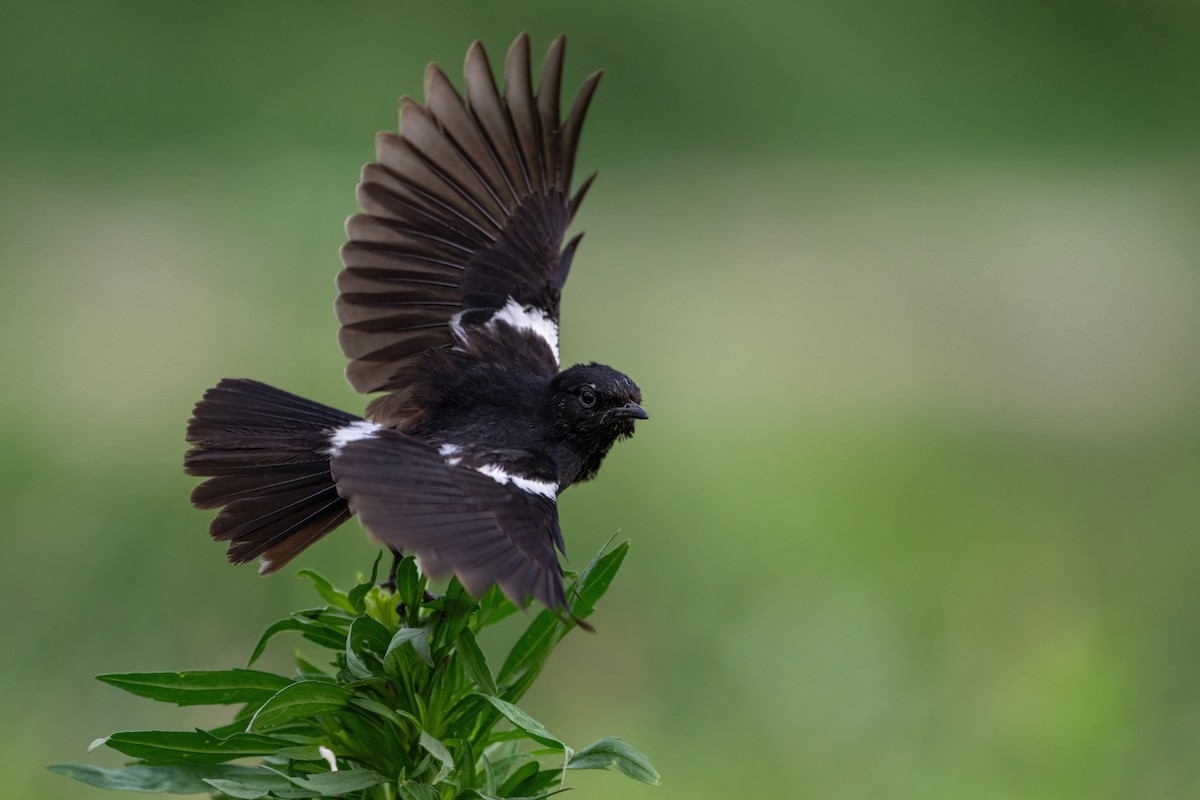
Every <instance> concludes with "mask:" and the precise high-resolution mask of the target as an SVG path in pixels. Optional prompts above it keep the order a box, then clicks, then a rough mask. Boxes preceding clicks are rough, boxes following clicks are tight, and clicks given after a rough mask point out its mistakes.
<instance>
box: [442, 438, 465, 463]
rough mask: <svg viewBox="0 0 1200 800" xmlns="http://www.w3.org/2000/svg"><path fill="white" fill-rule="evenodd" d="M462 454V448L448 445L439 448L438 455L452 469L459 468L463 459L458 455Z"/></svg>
mask: <svg viewBox="0 0 1200 800" xmlns="http://www.w3.org/2000/svg"><path fill="white" fill-rule="evenodd" d="M461 452H462V448H461V447H459V446H458V445H456V444H449V443H447V444H443V445H441V446H439V447H438V455H440V456H441V457H442V458H444V459H446V463H447V464H449V465H450V466H452V467H457V466H458V464H459V462H460V461H462V458H461V457H458V454H459V453H461Z"/></svg>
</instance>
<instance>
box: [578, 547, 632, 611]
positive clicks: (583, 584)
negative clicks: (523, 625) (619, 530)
mask: <svg viewBox="0 0 1200 800" xmlns="http://www.w3.org/2000/svg"><path fill="white" fill-rule="evenodd" d="M628 553H629V541H628V540H626V541H624V542H621V543H620V544H619V545H617V546H616V547H614V548H613V549H612V550H611V551H610V552H608V553H605V554H604V555H603V556H600V557H598V558H593V559H592V563H590V564H588V565H587V567H585V568H584V570H583V572H581V573H579V578H578V579H577V580H576V581H575V588H574V590H573V591H572V592H569V593H568V594H567V596H568V597H573V598H574V602H573V603H571V613H572V614H573V615H575V616H576V617H579V618H580V619H587V618H588V617H589V616H591V614H592V612H593V611H595V610H596V603H598V602H600V598H602V597H604V594H605V592H607V591H608V587H609V586H611V585H612V582H613V578H615V577H616V576H617V572H618V571H619V570H620V569H621V564H622V562H624V561H625V556H626V555H627V554H628ZM574 624H575V623H574V621H573V620H571V621H568V623H567V625H568V627H572V626H574ZM564 633H565V631H564Z"/></svg>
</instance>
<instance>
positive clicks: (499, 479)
mask: <svg viewBox="0 0 1200 800" xmlns="http://www.w3.org/2000/svg"><path fill="white" fill-rule="evenodd" d="M476 470H477V471H478V472H482V473H483V474H484V475H487V476H488V477H489V478H491V479H492V480H494V481H495V482H496V483H499V484H501V485H503V484H506V483H512V485H513V486H516V487H517V488H518V489H520V490H521V491H523V492H528V493H529V494H538V495H541V496H542V497H547V498H549V499H551V500H554V499H556V498H557V497H558V484H557V483H550V482H549V481H535V480H533V479H532V478H522V477H521V476H520V475H510V474H509V473H508V472H506V471H505V470H504V468H503V467H501V466H499V465H497V464H484V465H483V466H482V467H476Z"/></svg>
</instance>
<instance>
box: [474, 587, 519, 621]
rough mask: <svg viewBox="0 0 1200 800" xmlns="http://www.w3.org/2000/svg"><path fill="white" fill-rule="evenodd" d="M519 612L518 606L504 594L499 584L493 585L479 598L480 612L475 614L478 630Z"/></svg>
mask: <svg viewBox="0 0 1200 800" xmlns="http://www.w3.org/2000/svg"><path fill="white" fill-rule="evenodd" d="M515 613H517V607H516V606H515V605H513V603H512V601H511V600H509V599H508V598H507V597H505V596H504V592H502V591H501V590H500V587H499V586H495V585H493V586H492V587H491V588H490V589H488V590H487V591H486V592H484V593H483V597H481V598H479V612H478V613H477V614H476V615H475V619H476V621H477V622H476V626H475V627H476V630H482V629H483V628H486V627H487V626H489V625H495V624H496V623H497V622H499V621H500V620H502V619H505V618H507V617H510V616H512V615H513V614H515Z"/></svg>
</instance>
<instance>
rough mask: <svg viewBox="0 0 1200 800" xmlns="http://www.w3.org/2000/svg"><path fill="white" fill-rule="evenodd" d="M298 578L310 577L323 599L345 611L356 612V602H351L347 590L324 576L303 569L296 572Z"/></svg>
mask: <svg viewBox="0 0 1200 800" xmlns="http://www.w3.org/2000/svg"><path fill="white" fill-rule="evenodd" d="M296 577H297V578H308V579H309V580H310V581H312V585H313V588H314V589H316V590H317V594H319V595H321V599H322V600H324V601H325V602H326V603H329V605H331V606H333V607H335V608H340V609H342V610H343V611H348V612H349V613H351V614H353V613H355V612H356V609H355V608H354V604H353V603H351V602H350V598H348V597H347V596H346V593H345V592H342V591H339V590H337V589H336V588H334V586H333V584H332V583H330V582H329V581H328V580H326V579H325V578H324V577H322V576H320V575H318V574H317V573H315V572H313V571H312V570H311V569H302V570H300V571H299V572H297V573H296Z"/></svg>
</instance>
